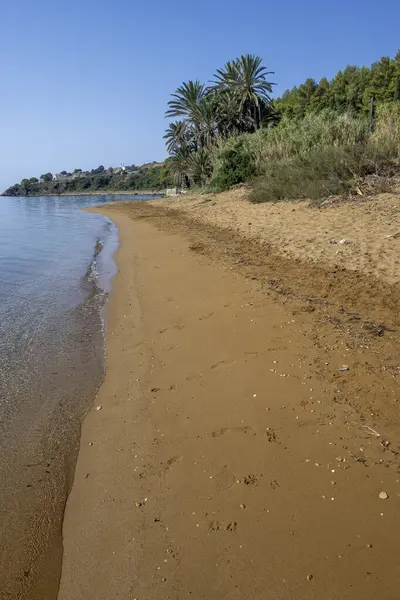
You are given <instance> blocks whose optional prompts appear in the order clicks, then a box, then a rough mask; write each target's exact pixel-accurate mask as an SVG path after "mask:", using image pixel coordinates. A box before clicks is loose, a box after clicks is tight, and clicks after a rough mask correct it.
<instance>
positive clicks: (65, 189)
mask: <svg viewBox="0 0 400 600" xmlns="http://www.w3.org/2000/svg"><path fill="white" fill-rule="evenodd" d="M56 178H57V179H56ZM171 183H172V179H171V178H170V177H169V176H168V173H167V171H166V166H165V164H164V163H149V164H146V165H142V166H140V167H137V166H135V165H131V166H130V167H123V168H121V167H118V168H112V167H110V168H109V169H105V168H104V167H103V165H100V166H99V167H98V168H97V169H92V170H91V171H82V170H81V169H75V170H74V172H73V173H68V172H67V171H62V172H61V173H58V174H57V175H56V176H53V175H52V173H45V174H43V175H41V176H40V180H39V179H38V178H37V177H31V178H30V179H23V180H22V181H21V183H19V184H18V183H17V184H15V185H13V186H11V187H10V188H8V190H6V191H5V192H4V194H3V195H4V196H38V195H57V194H68V193H85V192H89V193H91V192H99V193H107V192H110V191H120V192H124V191H126V192H130V191H133V190H138V191H140V190H153V191H157V190H162V189H165V187H166V186H168V185H169V184H171Z"/></svg>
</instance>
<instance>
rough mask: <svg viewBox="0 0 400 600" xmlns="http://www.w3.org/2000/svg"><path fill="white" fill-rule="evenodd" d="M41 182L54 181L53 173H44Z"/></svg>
mask: <svg viewBox="0 0 400 600" xmlns="http://www.w3.org/2000/svg"><path fill="white" fill-rule="evenodd" d="M40 179H41V181H53V175H52V174H51V173H44V175H41V176H40Z"/></svg>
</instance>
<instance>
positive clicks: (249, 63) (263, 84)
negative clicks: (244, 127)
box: [212, 54, 275, 131]
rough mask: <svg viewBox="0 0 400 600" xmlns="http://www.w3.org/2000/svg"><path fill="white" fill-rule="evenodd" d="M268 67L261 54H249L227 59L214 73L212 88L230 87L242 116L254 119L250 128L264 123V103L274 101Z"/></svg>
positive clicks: (229, 89)
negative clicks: (268, 78) (222, 66)
mask: <svg viewBox="0 0 400 600" xmlns="http://www.w3.org/2000/svg"><path fill="white" fill-rule="evenodd" d="M272 73H273V71H267V68H266V67H264V66H263V65H262V60H261V58H260V57H259V56H255V55H253V54H245V55H242V56H241V57H240V58H237V59H236V60H234V61H229V62H227V63H226V65H225V66H224V68H223V69H218V70H217V72H216V74H215V75H214V81H213V84H214V85H213V86H212V89H215V90H220V91H221V90H225V91H226V90H227V91H229V92H230V93H231V94H232V95H233V97H234V98H235V99H236V101H237V102H238V104H239V107H240V112H241V115H242V117H243V118H244V119H245V121H246V120H249V122H251V126H250V128H249V130H250V131H254V130H255V129H259V127H260V124H261V110H262V109H261V106H262V104H263V103H270V102H271V96H270V94H271V93H272V86H273V85H275V84H274V83H272V82H270V81H267V76H268V75H271V74H272Z"/></svg>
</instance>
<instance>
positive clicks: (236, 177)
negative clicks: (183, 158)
mask: <svg viewBox="0 0 400 600" xmlns="http://www.w3.org/2000/svg"><path fill="white" fill-rule="evenodd" d="M250 138H251V134H244V135H240V136H237V137H232V138H229V139H228V140H226V141H224V142H222V143H221V145H220V146H219V147H218V148H217V149H216V151H215V154H214V174H213V177H212V181H211V185H210V188H211V189H213V190H214V191H222V190H226V189H228V188H229V187H231V186H232V185H235V184H237V183H241V182H243V181H247V180H248V179H251V178H252V177H253V176H254V175H255V174H256V173H257V168H256V160H255V156H254V153H253V152H252V149H251V144H250Z"/></svg>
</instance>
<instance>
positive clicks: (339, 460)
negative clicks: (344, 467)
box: [336, 456, 345, 462]
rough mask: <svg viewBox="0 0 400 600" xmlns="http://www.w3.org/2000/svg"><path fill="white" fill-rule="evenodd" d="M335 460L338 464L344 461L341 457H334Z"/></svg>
mask: <svg viewBox="0 0 400 600" xmlns="http://www.w3.org/2000/svg"><path fill="white" fill-rule="evenodd" d="M336 460H337V461H338V462H344V461H345V459H344V458H343V457H342V456H337V457H336Z"/></svg>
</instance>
